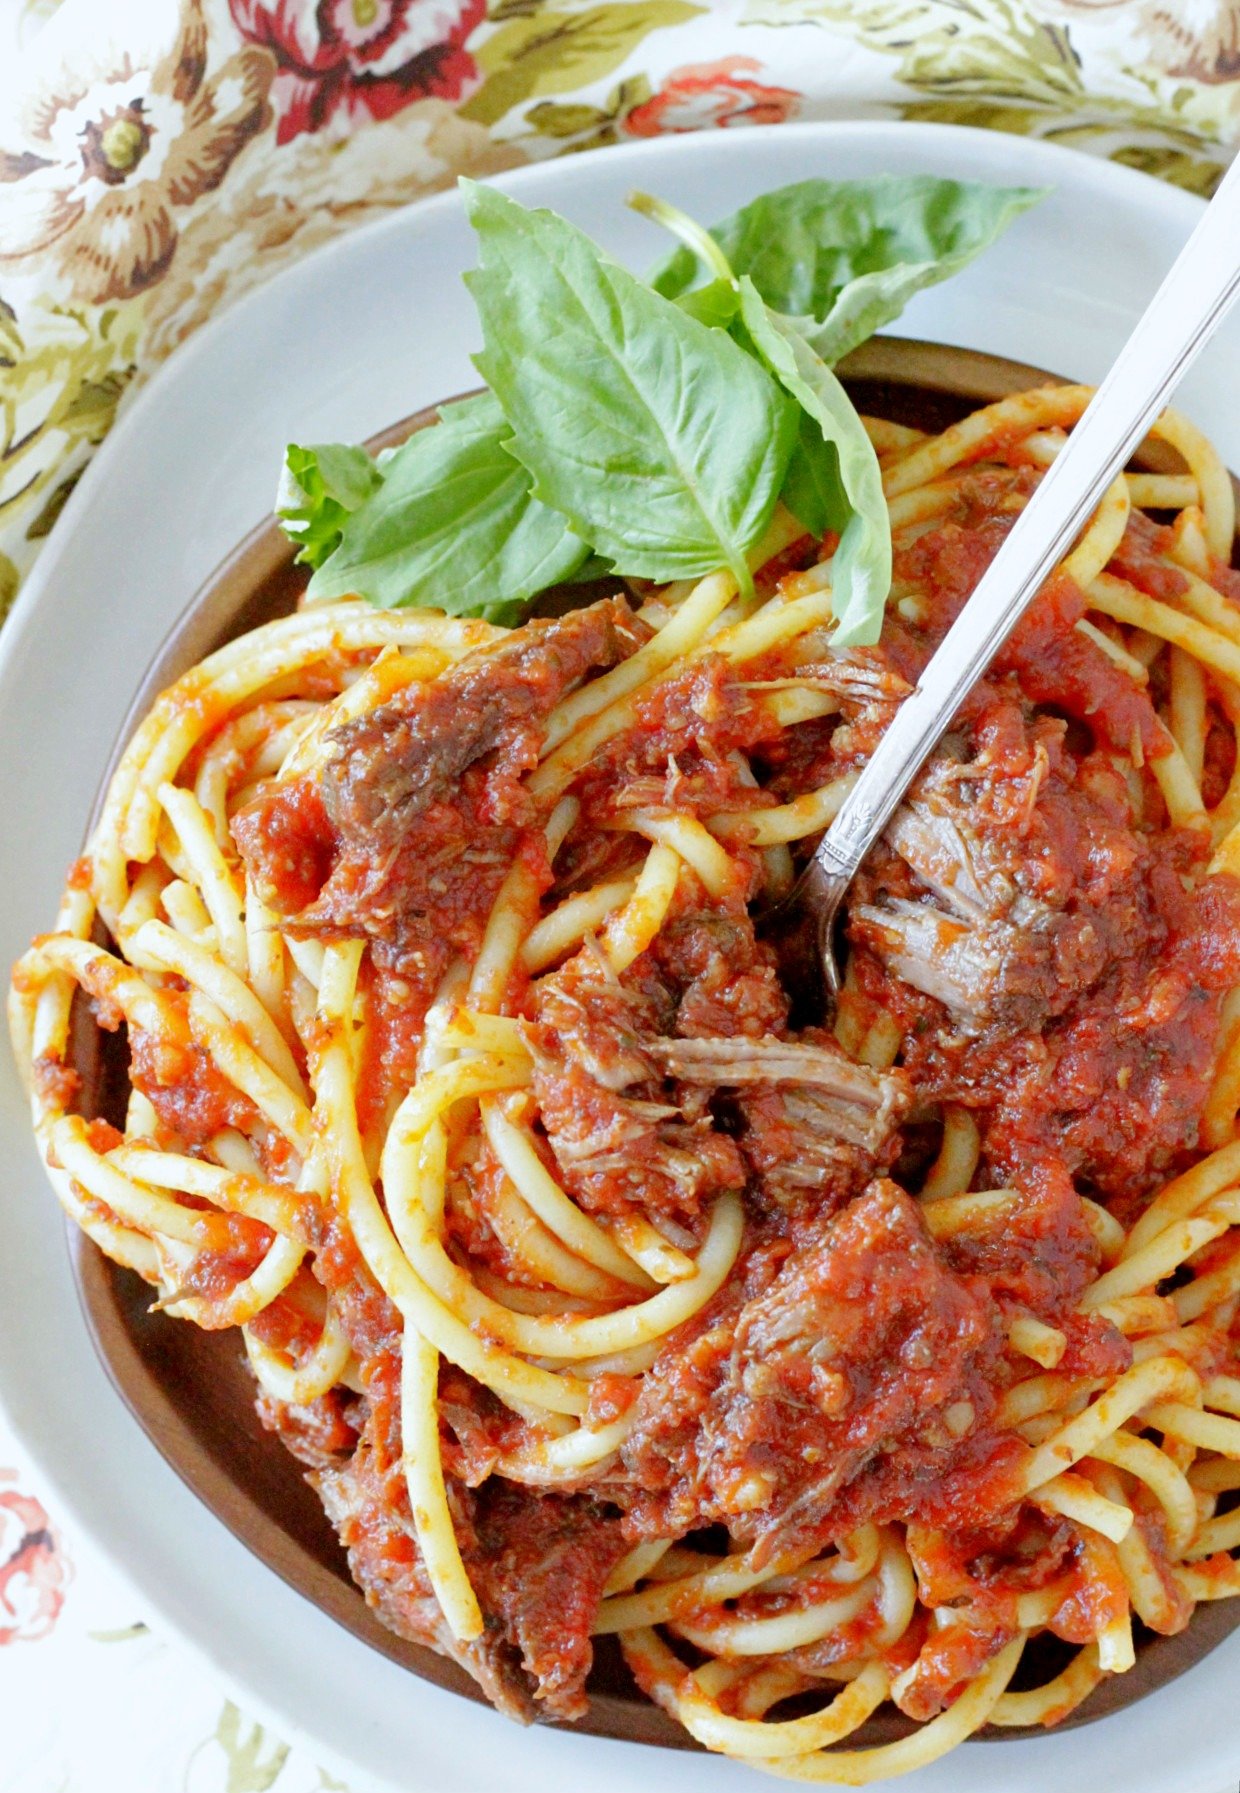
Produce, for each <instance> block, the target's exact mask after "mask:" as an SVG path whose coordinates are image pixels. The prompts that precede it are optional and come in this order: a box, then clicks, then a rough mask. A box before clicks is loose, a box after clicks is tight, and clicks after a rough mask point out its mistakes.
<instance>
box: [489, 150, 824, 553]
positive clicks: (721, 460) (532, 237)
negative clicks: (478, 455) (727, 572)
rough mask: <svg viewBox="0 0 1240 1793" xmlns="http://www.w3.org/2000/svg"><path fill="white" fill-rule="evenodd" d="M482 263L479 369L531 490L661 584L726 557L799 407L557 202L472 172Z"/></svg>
mask: <svg viewBox="0 0 1240 1793" xmlns="http://www.w3.org/2000/svg"><path fill="white" fill-rule="evenodd" d="M461 187H462V190H463V192H464V194H465V204H466V209H467V211H468V214H469V218H470V222H471V223H472V224H473V226H474V229H475V230H476V231H477V233H478V243H479V250H480V263H481V265H480V267H479V269H478V271H477V272H476V273H473V274H469V275H467V276H466V283H467V285H468V287H469V290H470V292H471V293H472V294H473V296H474V300H475V302H476V304H477V307H478V311H479V315H480V317H481V320H482V333H483V340H484V342H485V345H486V346H485V349H484V352H483V353H482V354H481V355H478V356H476V357H475V365H476V366H477V367H478V369H479V370H480V372H481V373H482V375H483V377H484V379H485V380H486V381H487V383H488V385H489V386H490V387H491V389H492V391H493V392H494V393H495V394H496V396H497V398H498V399H499V401H500V404H501V405H502V406H503V409H504V414H505V416H506V417H507V419H508V421H509V423H510V424H511V426H512V431H513V439H512V443H511V451H512V453H513V454H515V455H516V456H517V457H518V459H519V460H520V461H521V462H522V463H523V464H524V465H525V466H526V467H528V468H529V470H530V472H531V473H532V475H533V477H534V487H533V489H534V494H535V496H536V497H537V498H539V499H541V500H542V501H543V502H544V503H546V504H550V505H553V506H554V507H555V508H556V509H557V510H559V511H561V512H562V513H563V514H564V516H565V517H566V518H567V519H568V522H569V525H570V526H571V527H572V528H573V529H574V530H575V531H576V532H577V533H578V534H580V535H582V536H583V537H585V538H586V539H587V540H588V541H589V542H590V543H591V545H592V546H593V548H594V549H595V550H596V551H597V552H598V553H599V554H601V555H603V556H605V557H606V558H607V559H608V560H610V561H611V562H612V563H613V564H614V566H615V568H616V570H617V572H619V573H622V574H631V575H634V576H637V577H641V578H647V579H655V580H659V581H664V580H669V579H678V578H685V577H691V576H693V575H696V574H701V573H708V572H710V571H712V570H713V569H715V568H717V567H721V566H726V567H730V568H731V569H732V571H733V572H734V573H735V574H736V577H737V579H738V581H739V582H740V584H741V586H742V588H749V587H750V586H751V583H752V582H751V579H750V574H749V569H748V566H747V564H746V555H747V554H748V552H749V551H750V550H751V549H752V548H754V547H755V546H756V545H757V543H758V540H759V538H760V537H761V535H762V532H763V530H764V529H765V527H766V524H767V521H768V519H769V518H770V515H771V512H772V510H773V509H774V506H775V501H776V499H777V497H778V495H779V488H780V486H781V484H782V483H783V477H784V472H785V469H786V467H787V464H788V457H789V455H790V454H791V451H792V441H793V436H794V433H795V430H796V411H795V407H794V406H792V405H791V404H790V403H789V402H788V400H787V399H786V397H785V396H784V394H783V393H782V392H781V391H780V389H779V387H778V385H777V384H776V383H775V381H773V380H772V379H771V378H770V376H769V375H768V374H767V373H766V372H765V370H764V369H763V368H762V367H761V366H760V365H759V364H757V363H756V362H754V361H753V360H752V359H751V358H750V357H749V356H748V355H746V354H745V352H744V351H743V350H742V349H740V348H738V347H737V345H736V344H735V343H734V342H732V341H731V339H730V338H729V337H728V336H727V335H725V334H724V332H723V331H721V330H711V329H709V328H707V326H706V325H704V324H702V323H699V322H698V321H697V320H696V319H694V318H691V317H688V316H686V315H685V313H684V312H682V311H681V310H679V309H678V308H677V307H676V306H674V305H670V304H668V303H667V301H666V300H664V299H661V298H659V297H658V295H657V294H655V293H652V292H651V291H650V289H649V287H647V286H645V285H643V283H642V282H641V281H639V280H637V279H635V278H634V276H633V275H632V274H629V273H627V272H626V271H625V269H623V268H621V267H619V266H618V265H617V264H616V263H615V262H613V261H611V260H609V259H608V258H607V257H606V256H604V255H603V254H602V252H601V251H600V250H599V249H598V248H597V247H596V246H595V244H593V243H592V242H591V241H590V239H589V238H588V237H586V236H584V235H583V234H582V232H581V231H579V230H577V229H576V228H575V227H574V226H573V225H571V224H569V223H567V222H566V221H565V220H564V219H562V218H558V217H556V216H555V215H554V213H551V212H545V211H527V210H526V209H525V208H524V207H523V206H520V205H518V204H517V203H516V202H515V201H514V200H511V199H509V198H507V197H506V196H505V195H504V194H502V193H499V192H496V191H495V189H494V188H490V187H482V186H478V185H477V184H475V183H474V182H472V181H462V182H461Z"/></svg>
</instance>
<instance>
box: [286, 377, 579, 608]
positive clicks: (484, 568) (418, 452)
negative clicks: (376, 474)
mask: <svg viewBox="0 0 1240 1793" xmlns="http://www.w3.org/2000/svg"><path fill="white" fill-rule="evenodd" d="M439 416H440V422H439V423H437V424H435V425H433V426H432V427H431V428H430V429H425V430H419V431H418V433H417V435H415V436H411V437H410V439H409V441H408V442H405V443H402V444H401V446H400V447H399V448H397V449H394V450H393V451H392V453H391V454H390V455H388V456H387V457H386V458H385V460H384V463H383V468H382V483H381V484H380V485H379V486H378V488H377V490H375V491H374V492H373V493H372V494H371V496H370V497H369V498H368V499H367V500H366V502H365V503H364V504H363V505H362V506H361V507H360V508H359V509H358V510H356V511H354V513H353V514H352V516H350V517H349V518H348V519H347V520H346V522H345V524H344V527H343V530H342V533H341V540H340V546H339V547H338V548H337V549H336V552H335V553H334V554H333V555H332V557H331V559H330V560H328V561H327V562H326V563H325V564H324V565H323V566H321V567H320V568H319V570H318V572H316V573H315V575H314V577H313V579H311V581H310V590H309V596H310V597H311V598H339V597H346V596H348V595H350V594H354V595H357V596H359V597H364V598H369V599H370V601H371V603H372V604H379V605H382V606H383V607H384V608H387V609H391V608H393V607H395V606H398V605H404V604H427V605H433V606H434V607H435V608H436V609H439V610H446V611H447V612H448V613H449V614H450V615H452V616H483V617H486V618H487V619H488V620H489V621H491V622H499V623H512V622H516V621H519V620H520V619H521V617H522V615H523V614H524V609H525V606H526V605H527V604H528V601H529V600H530V599H531V598H533V597H535V596H536V595H537V593H539V592H540V591H544V590H545V589H546V587H547V586H549V585H555V584H557V583H558V582H559V581H560V580H561V579H567V578H568V576H569V575H570V574H571V573H573V572H575V571H576V569H577V568H578V567H579V566H580V565H581V564H582V562H583V561H584V560H585V558H586V555H587V553H588V552H589V550H588V547H587V545H586V543H585V542H583V541H581V540H580V539H579V537H577V536H576V535H574V534H572V532H571V531H570V530H569V529H568V528H567V526H566V524H565V522H564V519H563V517H561V516H559V515H558V514H557V513H556V512H555V511H552V510H548V508H547V506H546V505H544V504H540V503H539V502H538V500H537V499H536V498H533V497H532V496H531V494H530V477H529V474H528V473H527V472H526V470H525V468H524V467H522V466H521V465H520V463H519V462H518V461H516V460H514V459H513V457H512V455H511V454H510V453H509V452H508V450H507V446H506V444H507V441H508V438H509V433H510V432H509V429H508V425H507V424H506V423H505V421H504V416H503V412H502V411H501V410H500V408H499V405H498V404H497V402H496V400H495V399H494V398H493V397H492V396H491V394H490V393H489V392H488V393H482V394H480V395H479V396H478V397H477V398H469V399H462V400H460V401H459V402H458V403H457V404H454V405H446V406H445V407H444V409H443V410H442V411H441V412H440V413H439Z"/></svg>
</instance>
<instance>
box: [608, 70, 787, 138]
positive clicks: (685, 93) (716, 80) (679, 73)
mask: <svg viewBox="0 0 1240 1793" xmlns="http://www.w3.org/2000/svg"><path fill="white" fill-rule="evenodd" d="M761 67H762V64H761V63H760V62H757V61H755V60H754V58H753V57H752V56H722V57H720V59H719V61H718V62H690V63H687V64H686V65H685V67H684V68H674V69H673V70H672V71H671V73H670V74H669V75H668V77H667V80H666V81H665V82H664V83H663V86H662V87H661V88H660V90H659V92H658V93H656V94H654V95H653V96H652V97H651V98H650V99H648V100H645V101H643V103H642V104H641V105H640V106H634V108H633V110H632V111H631V112H630V113H629V115H628V117H627V118H626V119H625V121H624V129H625V130H626V131H628V132H629V133H630V134H631V135H632V136H634V137H661V136H664V135H665V134H666V133H668V132H672V131H700V130H702V129H703V128H704V127H707V126H710V125H717V126H719V127H721V128H722V129H725V130H731V129H734V128H735V127H736V126H737V125H781V124H783V123H784V122H785V121H786V120H787V119H789V118H791V117H792V116H793V114H794V113H795V112H796V110H797V107H798V106H799V105H800V103H801V96H800V94H799V93H794V92H793V91H792V89H791V88H788V87H767V86H766V85H764V84H763V83H762V82H760V81H753V80H750V79H749V78H748V77H749V75H751V74H752V73H753V72H754V71H755V70H757V69H760V68H761Z"/></svg>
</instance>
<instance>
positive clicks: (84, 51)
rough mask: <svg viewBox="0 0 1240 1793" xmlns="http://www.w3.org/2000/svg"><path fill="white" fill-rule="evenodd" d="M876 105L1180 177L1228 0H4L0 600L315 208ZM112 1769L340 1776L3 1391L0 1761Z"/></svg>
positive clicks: (302, 241)
mask: <svg viewBox="0 0 1240 1793" xmlns="http://www.w3.org/2000/svg"><path fill="white" fill-rule="evenodd" d="M892 117H895V118H905V119H918V120H929V121H936V120H937V121H942V122H948V123H954V124H972V125H982V126H987V127H991V128H993V129H997V130H1003V131H1014V132H1020V133H1024V134H1030V135H1035V136H1039V137H1050V138H1054V139H1056V140H1057V141H1059V142H1061V143H1068V144H1072V145H1075V146H1076V147H1078V148H1081V149H1085V150H1088V151H1090V152H1092V153H1095V154H1098V155H1103V156H1108V157H1111V158H1112V159H1114V160H1116V161H1120V162H1123V163H1126V164H1128V165H1129V166H1131V167H1135V168H1139V169H1143V170H1145V171H1146V172H1148V173H1150V174H1154V175H1158V176H1161V177H1162V178H1164V179H1166V180H1170V181H1174V182H1176V183H1177V184H1179V185H1181V186H1183V187H1186V188H1188V189H1189V190H1190V191H1192V192H1195V193H1200V194H1203V195H1204V194H1208V193H1209V192H1210V191H1211V188H1212V186H1213V183H1214V182H1215V180H1216V179H1217V177H1218V174H1219V172H1220V170H1221V168H1222V166H1223V165H1224V163H1225V162H1226V160H1227V159H1228V156H1229V155H1230V153H1231V150H1232V148H1233V147H1234V145H1235V144H1236V143H1237V141H1240V0H0V615H2V614H3V613H4V611H6V610H7V608H8V607H9V605H10V604H11V603H12V601H13V598H14V597H15V596H16V594H17V591H18V589H19V587H20V585H21V582H22V580H23V578H24V577H25V575H26V574H27V572H28V571H29V569H30V567H31V566H32V565H33V563H34V561H35V559H36V557H37V555H38V553H39V550H40V548H41V546H42V544H43V543H44V541H45V540H46V538H47V536H48V535H49V533H50V532H51V530H52V528H53V527H54V525H55V522H56V519H57V517H58V516H59V514H60V511H61V510H62V508H63V506H64V504H65V501H66V499H67V498H68V497H69V494H70V493H71V491H72V489H73V485H74V483H75V481H76V480H77V479H78V478H79V477H80V475H81V473H82V470H83V468H84V467H85V466H86V463H87V461H88V460H89V459H90V456H91V454H92V453H93V452H94V450H95V448H96V447H97V446H98V445H99V443H100V442H101V441H102V440H103V438H104V436H105V435H106V434H107V432H108V430H109V428H110V427H111V425H112V422H113V421H114V419H115V417H116V414H117V411H118V409H119V408H120V407H121V406H123V405H124V404H125V403H126V402H127V400H128V398H129V395H130V394H131V393H132V392H133V391H134V390H135V388H136V387H137V386H138V385H139V384H140V383H141V381H142V380H144V379H146V378H147V377H148V376H149V375H150V374H151V373H152V372H153V371H154V370H155V369H156V368H157V367H158V365H159V364H160V362H161V361H163V360H164V359H165V358H166V357H167V356H168V355H170V354H172V353H174V352H175V350H176V348H177V345H178V344H179V343H180V342H182V341H183V340H184V339H185V338H186V337H187V336H189V335H190V334H191V333H192V332H193V331H194V330H195V329H197V327H198V326H199V325H200V324H201V323H203V322H204V321H205V320H206V319H207V318H208V317H210V316H212V315H213V314H214V313H215V312H216V311H218V310H219V309H220V308H221V307H222V306H224V305H227V304H229V303H231V301H232V300H234V299H235V298H237V297H238V296H239V295H240V294H241V293H242V292H244V291H245V290H246V289H247V288H248V287H250V286H252V285H253V284H254V283H255V282H257V281H259V280H263V279H266V278H267V277H268V276H269V275H271V274H273V273H275V272H276V271H278V270H279V269H280V268H282V267H284V266H285V265H286V264H287V263H288V262H290V261H291V260H292V259H293V258H295V257H298V256H301V255H304V254H306V253H307V252H308V251H310V250H311V249H313V248H315V247H316V246H317V245H318V244H320V243H322V242H324V241H326V239H327V238H329V237H332V236H335V235H336V234H337V233H339V232H341V231H344V230H349V229H351V228H353V227H354V226H355V225H357V224H361V223H364V222H365V221H366V220H367V219H370V218H374V217H376V216H378V215H380V214H381V213H383V212H385V211H387V210H389V209H390V208H392V207H393V206H400V205H405V204H408V203H409V202H410V201H411V200H415V199H417V198H419V197H421V196H422V195H424V194H427V193H430V192H434V191H436V190H437V189H439V188H442V187H445V186H447V185H449V184H450V183H451V182H452V181H454V180H455V178H456V176H457V175H458V174H462V173H465V174H471V175H485V174H490V173H494V172H497V171H499V170H501V169H505V168H510V167H513V166H516V165H518V164H520V163H522V162H526V161H529V160H532V159H534V158H537V157H543V156H562V155H573V154H576V153H578V152H579V151H581V150H590V149H597V148H599V147H601V146H605V145H609V144H616V143H624V142H628V141H631V140H636V139H639V138H643V137H654V136H659V135H661V134H664V133H668V132H680V131H693V130H742V129H744V128H746V127H748V126H752V125H759V124H779V123H783V122H784V121H786V120H788V119H794V118H799V119H814V118H892ZM68 1688H71V1689H72V1690H73V1696H74V1711H75V1722H74V1724H73V1726H71V1727H70V1726H66V1725H65V1724H64V1723H62V1722H61V1720H60V1713H59V1707H58V1697H57V1696H58V1690H65V1689H68ZM84 1698H85V1703H83V1701H84ZM139 1711H141V1712H142V1713H143V1715H144V1719H143V1724H142V1726H141V1728H140V1729H139V1727H138V1726H137V1724H136V1715H137V1714H138V1712H139ZM16 1712H20V1713H21V1714H22V1722H21V1724H20V1725H17V1724H13V1723H9V1722H6V1720H5V1714H10V1713H16ZM152 1712H154V1713H158V1714H159V1715H160V1717H159V1720H158V1722H156V1723H154V1724H152V1723H151V1722H150V1719H149V1715H150V1714H151V1713H152ZM139 1735H140V1739H141V1741H140V1745H139V1746H138V1747H137V1748H135V1741H134V1740H135V1737H137V1736H139ZM109 1771H110V1772H109ZM122 1773H123V1775H124V1781H125V1786H126V1789H127V1793H172V1790H174V1789H178V1790H184V1793H265V1790H266V1789H268V1788H275V1789H277V1793H316V1790H318V1789H329V1788H338V1787H339V1786H340V1784H341V1783H339V1782H338V1781H334V1780H332V1779H331V1777H330V1776H328V1775H326V1774H324V1773H323V1772H322V1771H320V1770H319V1769H318V1768H316V1767H315V1766H314V1765H313V1764H311V1763H309V1762H306V1761H304V1760H302V1759H301V1758H300V1757H299V1755H298V1754H297V1752H295V1751H290V1750H289V1749H288V1748H287V1747H286V1746H285V1745H284V1744H283V1743H282V1742H281V1740H280V1739H278V1738H274V1737H272V1736H270V1735H268V1734H265V1733H264V1732H263V1731H262V1730H261V1728H260V1727H258V1726H256V1725H255V1724H254V1723H252V1722H251V1721H250V1720H248V1719H247V1718H246V1717H245V1716H244V1715H243V1714H241V1713H239V1712H238V1711H237V1709H236V1708H235V1707H234V1706H233V1705H231V1704H230V1703H228V1702H226V1701H225V1700H224V1699H223V1697H222V1695H221V1694H220V1693H219V1692H218V1691H216V1690H213V1689H212V1688H211V1687H210V1686H208V1685H203V1683H202V1678H201V1676H200V1675H196V1674H190V1675H187V1674H186V1673H185V1671H184V1664H183V1662H182V1660H181V1658H180V1657H179V1653H178V1648H177V1646H176V1645H175V1643H173V1642H171V1641H167V1640H163V1639H160V1638H158V1637H157V1636H155V1635H154V1634H152V1633H151V1632H150V1631H149V1630H148V1629H147V1627H146V1625H145V1623H144V1622H143V1615H142V1614H141V1613H140V1612H136V1611H135V1610H134V1609H133V1601H132V1597H131V1596H130V1595H128V1594H127V1593H126V1591H125V1590H124V1589H123V1588H122V1587H121V1586H119V1585H118V1584H117V1583H116V1582H115V1581H114V1580H113V1579H112V1577H111V1575H110V1574H109V1572H108V1571H107V1570H106V1569H105V1568H104V1567H103V1565H102V1564H101V1563H99V1562H98V1561H97V1560H96V1559H95V1558H94V1557H93V1556H92V1553H91V1551H90V1547H89V1545H88V1543H87V1542H86V1540H85V1539H82V1538H69V1539H65V1538H64V1537H62V1535H61V1533H60V1530H59V1528H58V1526H57V1523H56V1515H55V1500H54V1497H53V1495H52V1494H51V1493H50V1492H48V1491H46V1490H43V1489H41V1487H40V1484H39V1477H38V1474H37V1472H36V1471H35V1469H34V1468H33V1467H32V1465H31V1464H30V1463H29V1462H28V1460H27V1459H25V1458H24V1457H23V1455H22V1453H21V1450H20V1447H19V1445H18V1444H17V1442H16V1440H14V1439H12V1438H11V1437H10V1436H9V1435H8V1434H7V1432H6V1430H5V1427H4V1422H3V1419H2V1418H0V1788H2V1789H3V1793H62V1790H76V1789H79V1788H81V1789H85V1788H88V1787H89V1788H91V1789H92V1793H93V1790H94V1789H99V1788H101V1787H102V1786H104V1785H105V1784H106V1785H110V1784H111V1783H112V1780H113V1778H115V1779H116V1782H117V1784H119V1778H120V1775H121V1774H122Z"/></svg>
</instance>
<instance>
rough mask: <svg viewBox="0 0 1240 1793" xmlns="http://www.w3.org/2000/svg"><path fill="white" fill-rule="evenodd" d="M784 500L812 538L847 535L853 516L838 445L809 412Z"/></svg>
mask: <svg viewBox="0 0 1240 1793" xmlns="http://www.w3.org/2000/svg"><path fill="white" fill-rule="evenodd" d="M780 497H781V498H782V499H783V501H784V503H785V504H786V505H787V507H788V509H789V510H790V511H791V512H792V514H793V516H794V517H795V518H796V520H797V522H798V523H800V524H802V525H803V526H804V527H805V528H806V529H807V530H808V531H809V533H810V535H815V536H824V535H825V534H826V533H827V531H828V530H829V529H833V530H834V531H835V533H836V534H837V535H843V533H844V526H845V524H846V523H847V522H848V519H849V517H850V515H851V514H852V511H851V507H850V505H849V502H848V495H847V493H846V492H845V491H844V482H843V479H842V477H841V474H840V457H839V454H838V453H837V451H836V447H835V444H834V442H828V441H827V438H826V437H825V436H824V435H823V432H822V425H821V424H820V423H819V421H818V419H817V418H816V417H812V416H811V415H810V413H809V412H808V411H802V413H801V427H800V429H799V430H798V431H797V445H796V447H795V448H794V449H793V451H792V459H791V460H790V461H789V462H788V471H787V473H786V475H785V476H784V489H783V491H782V492H781V493H780Z"/></svg>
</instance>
